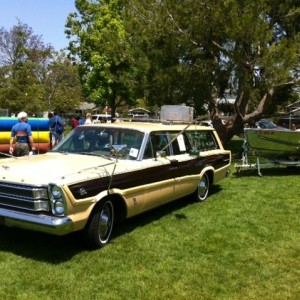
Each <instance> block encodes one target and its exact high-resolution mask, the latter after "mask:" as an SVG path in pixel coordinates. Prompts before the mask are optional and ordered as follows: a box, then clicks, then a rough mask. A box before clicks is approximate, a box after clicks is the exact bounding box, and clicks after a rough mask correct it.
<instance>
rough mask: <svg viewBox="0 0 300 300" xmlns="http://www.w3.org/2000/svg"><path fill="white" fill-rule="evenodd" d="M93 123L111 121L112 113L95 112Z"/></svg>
mask: <svg viewBox="0 0 300 300" xmlns="http://www.w3.org/2000/svg"><path fill="white" fill-rule="evenodd" d="M92 123H94V124H96V123H111V115H109V114H95V115H92Z"/></svg>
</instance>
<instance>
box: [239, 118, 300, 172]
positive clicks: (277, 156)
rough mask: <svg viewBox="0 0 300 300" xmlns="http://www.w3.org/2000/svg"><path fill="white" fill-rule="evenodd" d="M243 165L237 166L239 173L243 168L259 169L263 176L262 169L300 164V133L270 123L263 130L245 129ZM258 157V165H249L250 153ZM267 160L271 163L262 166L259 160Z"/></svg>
mask: <svg viewBox="0 0 300 300" xmlns="http://www.w3.org/2000/svg"><path fill="white" fill-rule="evenodd" d="M244 137H245V141H244V145H243V158H242V161H243V163H242V165H235V168H236V170H237V171H238V172H239V171H240V170H241V169H242V168H257V169H258V174H259V175H260V176H261V172H260V167H266V166H274V165H286V166H297V165H299V164H300V131H296V130H295V131H292V130H289V129H286V128H284V127H278V126H276V125H275V124H274V123H272V122H270V124H268V126H265V127H263V128H261V127H258V128H245V129H244ZM250 151H251V152H252V153H254V154H255V156H256V164H249V163H248V157H247V154H248V152H250ZM260 158H265V159H267V160H268V161H269V163H264V164H261V163H260V161H259V159H260Z"/></svg>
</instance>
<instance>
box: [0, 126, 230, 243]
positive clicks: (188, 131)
mask: <svg viewBox="0 0 300 300" xmlns="http://www.w3.org/2000/svg"><path fill="white" fill-rule="evenodd" d="M0 163H1V166H0V168H1V177H0V224H2V225H4V226H10V227H19V228H23V229H29V230H36V231H42V232H46V233H50V234H55V235H64V234H68V233H70V232H74V231H83V232H84V233H85V235H84V236H85V237H86V239H87V241H88V243H89V244H90V245H91V246H93V247H94V248H99V247H102V246H104V245H105V244H107V242H108V241H109V239H110V237H111V233H112V229H113V225H114V224H115V223H116V221H121V220H123V219H126V218H130V217H132V216H135V215H138V214H140V213H142V212H145V211H147V210H150V209H153V208H155V207H158V206H160V205H163V204H165V203H167V202H170V201H173V200H176V199H179V198H182V197H184V196H187V195H192V196H193V197H195V199H196V200H198V201H203V200H205V199H206V198H207V196H208V194H209V189H210V187H211V185H212V184H215V183H217V182H218V181H220V180H221V179H223V178H224V177H225V176H226V175H227V173H228V169H229V165H230V163H231V153H230V151H227V150H224V148H223V146H222V144H221V142H220V139H219V137H218V135H217V133H216V131H215V130H214V129H213V128H210V127H204V126H198V125H195V124H189V125H187V124H183V125H171V124H162V123H137V122H120V123H100V124H90V125H82V126H78V127H77V128H75V129H74V130H73V131H71V132H70V133H69V134H68V135H67V136H66V137H65V139H64V140H63V141H62V142H61V143H60V144H59V145H57V146H56V147H55V148H54V149H53V150H51V151H49V152H47V153H46V154H42V155H33V156H26V157H18V158H17V157H11V158H4V159H1V160H0Z"/></svg>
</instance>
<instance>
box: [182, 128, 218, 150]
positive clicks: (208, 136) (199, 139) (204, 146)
mask: <svg viewBox="0 0 300 300" xmlns="http://www.w3.org/2000/svg"><path fill="white" fill-rule="evenodd" d="M187 135H188V137H189V141H190V143H191V145H192V149H193V150H196V151H198V150H199V151H207V150H214V149H219V145H218V144H217V141H216V140H215V137H214V135H213V132H212V131H189V132H187Z"/></svg>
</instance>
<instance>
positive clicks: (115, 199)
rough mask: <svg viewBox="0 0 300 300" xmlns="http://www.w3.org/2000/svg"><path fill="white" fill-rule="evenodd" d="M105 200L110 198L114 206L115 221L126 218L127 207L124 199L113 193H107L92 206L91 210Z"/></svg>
mask: <svg viewBox="0 0 300 300" xmlns="http://www.w3.org/2000/svg"><path fill="white" fill-rule="evenodd" d="M105 200H110V201H111V202H112V204H113V206H114V212H115V221H116V222H120V221H122V220H124V219H125V218H126V215H127V209H126V205H125V202H124V199H123V198H122V197H121V196H120V195H117V194H114V195H108V196H106V197H104V198H102V199H101V200H100V201H99V202H98V203H97V204H96V205H95V207H94V208H93V211H94V210H95V209H96V208H97V207H98V205H100V203H102V202H103V201H105Z"/></svg>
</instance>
